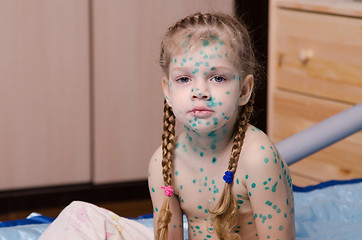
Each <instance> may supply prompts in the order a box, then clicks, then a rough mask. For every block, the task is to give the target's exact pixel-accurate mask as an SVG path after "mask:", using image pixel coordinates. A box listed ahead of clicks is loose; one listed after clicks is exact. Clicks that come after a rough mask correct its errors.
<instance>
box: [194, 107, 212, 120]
mask: <svg viewBox="0 0 362 240" xmlns="http://www.w3.org/2000/svg"><path fill="white" fill-rule="evenodd" d="M190 114H191V115H192V116H194V117H198V118H207V117H211V116H212V115H213V114H214V111H212V110H209V109H204V108H200V109H198V108H196V109H192V110H191V111H190Z"/></svg>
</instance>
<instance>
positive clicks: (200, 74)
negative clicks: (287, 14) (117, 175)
mask: <svg viewBox="0 0 362 240" xmlns="http://www.w3.org/2000/svg"><path fill="white" fill-rule="evenodd" d="M160 64H161V67H162V69H163V71H164V78H163V80H162V86H163V91H164V94H165V106H164V133H163V136H162V146H161V147H160V148H159V149H158V150H156V152H155V153H154V155H153V156H152V158H151V160H150V164H149V188H150V193H151V198H152V202H153V208H154V229H155V231H154V236H153V233H152V231H151V230H150V229H149V228H147V227H146V226H144V225H142V224H140V223H138V222H136V221H132V220H129V219H125V218H121V217H119V216H117V215H115V214H114V213H112V212H110V211H107V210H105V209H102V208H99V207H97V206H94V205H92V204H89V203H84V202H73V203H72V204H71V205H69V206H68V207H67V208H65V209H64V210H63V211H62V213H61V214H60V215H59V216H58V218H57V219H56V220H55V221H54V222H53V223H52V224H51V225H50V227H49V228H48V229H47V230H46V232H45V233H44V234H43V235H42V236H41V237H40V239H41V240H45V239H152V238H155V239H162V240H163V239H172V240H177V239H184V236H183V214H184V213H185V214H186V216H187V221H188V236H185V237H188V238H189V239H248V240H249V239H272V240H276V239H280V240H284V239H288V240H292V239H295V229H294V209H293V208H294V202H293V192H292V183H291V178H290V173H289V170H288V167H287V166H286V164H285V163H284V161H283V159H282V158H281V157H280V156H279V154H278V152H277V150H276V149H275V147H274V145H273V144H272V143H271V141H270V140H269V138H268V137H267V136H266V135H265V134H264V133H262V132H261V131H260V130H258V129H257V128H255V127H253V126H251V125H249V124H248V121H249V118H250V115H251V113H252V111H253V102H254V77H253V73H254V68H255V59H254V54H253V51H252V49H251V43H250V39H249V35H248V32H247V30H246V29H245V27H244V26H243V25H241V24H240V23H239V22H238V21H237V20H235V19H234V18H232V17H230V16H227V15H218V14H200V13H197V14H195V15H191V16H188V17H186V18H184V19H182V20H180V21H179V22H177V23H176V24H175V25H174V26H172V27H171V28H169V30H168V32H167V33H166V36H165V38H164V39H163V42H162V44H161V56H160ZM176 118H177V119H178V120H179V122H180V123H181V124H183V125H184V127H185V132H183V133H181V134H180V135H179V136H178V137H176V136H175V119H176Z"/></svg>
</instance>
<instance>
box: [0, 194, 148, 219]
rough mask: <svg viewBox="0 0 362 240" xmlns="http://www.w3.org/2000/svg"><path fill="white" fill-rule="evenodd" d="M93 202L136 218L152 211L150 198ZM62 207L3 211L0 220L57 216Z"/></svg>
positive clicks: (123, 215)
mask: <svg viewBox="0 0 362 240" xmlns="http://www.w3.org/2000/svg"><path fill="white" fill-rule="evenodd" d="M95 204H96V205H97V206H100V207H103V208H106V209H108V210H110V211H112V212H114V213H116V214H117V215H119V216H122V217H129V218H136V217H138V216H141V215H144V214H149V213H152V202H151V200H150V199H141V200H132V201H120V202H104V203H95ZM64 207H65V206H64ZM64 207H58V208H39V209H29V210H22V211H14V212H9V213H3V214H0V221H9V220H17V219H23V218H26V217H27V216H29V214H30V213H32V212H37V213H40V214H42V215H45V216H48V217H57V216H58V215H59V213H60V212H61V211H62V209H63V208H64Z"/></svg>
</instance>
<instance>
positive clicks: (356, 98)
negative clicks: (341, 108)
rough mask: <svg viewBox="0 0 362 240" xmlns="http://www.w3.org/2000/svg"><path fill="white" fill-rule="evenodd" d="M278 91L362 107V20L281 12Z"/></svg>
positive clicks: (292, 11) (278, 28) (278, 30)
mask: <svg viewBox="0 0 362 240" xmlns="http://www.w3.org/2000/svg"><path fill="white" fill-rule="evenodd" d="M276 14H277V18H278V27H277V33H276V41H275V51H276V52H275V53H276V54H275V55H274V56H275V58H276V59H275V60H274V62H275V65H276V66H275V84H276V85H275V86H276V87H277V88H279V89H287V90H291V91H294V92H299V93H304V94H308V95H313V96H317V97H322V98H327V99H331V100H337V101H342V102H347V103H353V104H354V103H360V102H362V18H357V17H344V16H336V15H327V14H320V13H319V14H317V13H312V12H303V11H296V10H290V9H283V8H278V9H277V11H276Z"/></svg>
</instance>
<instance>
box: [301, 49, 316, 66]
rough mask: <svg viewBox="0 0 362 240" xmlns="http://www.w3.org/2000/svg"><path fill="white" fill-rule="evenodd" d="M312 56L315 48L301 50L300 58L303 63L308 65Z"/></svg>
mask: <svg viewBox="0 0 362 240" xmlns="http://www.w3.org/2000/svg"><path fill="white" fill-rule="evenodd" d="M312 57H313V50H311V49H301V50H299V53H298V58H299V61H300V62H301V63H302V64H303V65H306V64H307V63H308V62H309V60H310V59H311V58H312Z"/></svg>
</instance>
